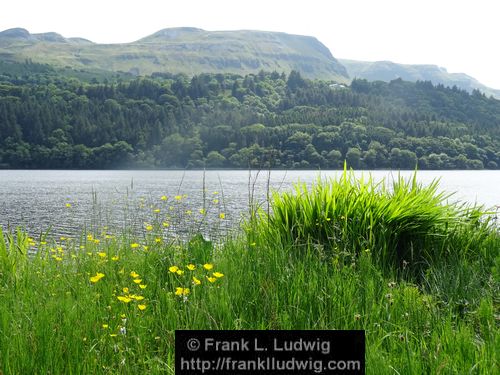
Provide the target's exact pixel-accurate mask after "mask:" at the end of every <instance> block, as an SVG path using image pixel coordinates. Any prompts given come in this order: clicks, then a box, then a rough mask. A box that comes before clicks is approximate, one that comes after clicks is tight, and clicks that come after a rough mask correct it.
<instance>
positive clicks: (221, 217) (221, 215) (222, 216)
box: [219, 212, 226, 220]
mask: <svg viewBox="0 0 500 375" xmlns="http://www.w3.org/2000/svg"><path fill="white" fill-rule="evenodd" d="M225 218H226V214H225V213H224V212H221V213H220V214H219V219H222V220H223V219H225Z"/></svg>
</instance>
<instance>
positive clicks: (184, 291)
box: [175, 287, 190, 296]
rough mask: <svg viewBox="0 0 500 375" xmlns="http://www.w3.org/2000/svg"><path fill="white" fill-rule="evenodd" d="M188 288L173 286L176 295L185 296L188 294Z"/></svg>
mask: <svg viewBox="0 0 500 375" xmlns="http://www.w3.org/2000/svg"><path fill="white" fill-rule="evenodd" d="M189 292H190V290H189V288H181V287H178V288H175V295H176V296H187V295H188V294H189Z"/></svg>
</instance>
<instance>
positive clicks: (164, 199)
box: [160, 195, 168, 201]
mask: <svg viewBox="0 0 500 375" xmlns="http://www.w3.org/2000/svg"><path fill="white" fill-rule="evenodd" d="M160 199H161V200H162V201H166V200H167V199H168V198H167V196H166V195H162V196H161V198H160Z"/></svg>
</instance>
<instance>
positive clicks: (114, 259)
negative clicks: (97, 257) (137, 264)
mask: <svg viewBox="0 0 500 375" xmlns="http://www.w3.org/2000/svg"><path fill="white" fill-rule="evenodd" d="M118 259H120V257H119V256H118V255H115V256H114V257H111V260H113V261H115V262H116V261H117V260H118Z"/></svg>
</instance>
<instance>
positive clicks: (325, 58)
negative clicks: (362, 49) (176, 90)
mask: <svg viewBox="0 0 500 375" xmlns="http://www.w3.org/2000/svg"><path fill="white" fill-rule="evenodd" d="M0 60H4V61H14V62H23V61H25V60H30V61H33V62H36V63H45V64H51V65H54V66H60V67H71V68H74V69H85V70H93V69H96V70H101V71H102V70H108V71H115V72H118V71H121V72H130V73H133V74H135V75H148V74H152V73H155V72H169V73H186V74H189V75H194V74H199V73H203V72H204V73H236V74H241V75H245V74H249V73H257V72H259V71H260V70H265V71H277V72H280V73H281V72H285V73H289V72H290V71H292V70H296V71H300V72H301V74H302V75H303V76H304V77H307V78H312V79H325V80H333V81H337V82H340V83H347V82H348V81H349V77H348V75H347V71H346V69H345V68H344V67H343V66H342V65H341V64H340V63H339V62H338V61H337V60H336V59H335V58H334V57H333V56H332V54H331V53H330V51H329V50H328V48H326V47H325V45H323V44H322V43H321V42H319V41H318V40H317V39H316V38H314V37H310V36H302V35H291V34H286V33H279V32H264V31H250V30H239V31H205V30H202V29H197V28H188V27H185V28H170V29H164V30H160V31H158V32H156V33H154V34H152V35H150V36H147V37H145V38H142V39H140V40H138V41H135V42H132V43H122V44H97V43H92V42H91V41H88V40H86V39H82V38H64V37H63V36H61V35H59V34H57V33H43V34H30V33H29V31H28V30H25V29H20V28H17V29H9V30H5V31H3V32H0Z"/></svg>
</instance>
